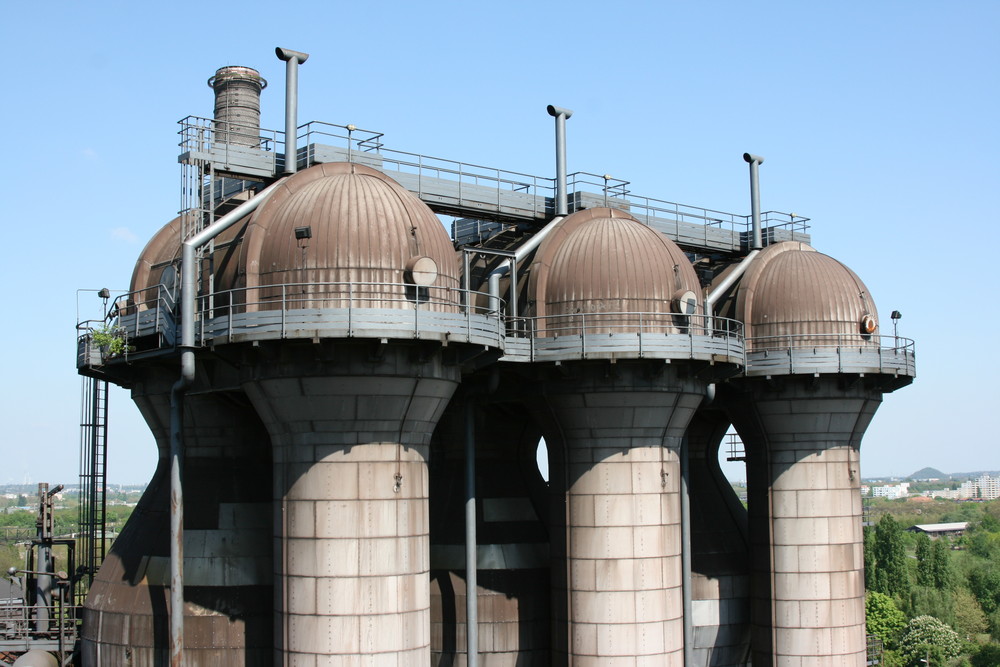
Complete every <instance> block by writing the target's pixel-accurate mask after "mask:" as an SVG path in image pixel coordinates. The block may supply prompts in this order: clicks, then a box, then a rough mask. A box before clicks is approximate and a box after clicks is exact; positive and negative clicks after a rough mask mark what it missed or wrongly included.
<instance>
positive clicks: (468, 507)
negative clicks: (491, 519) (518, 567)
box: [465, 396, 479, 667]
mask: <svg viewBox="0 0 1000 667" xmlns="http://www.w3.org/2000/svg"><path fill="white" fill-rule="evenodd" d="M477 552H478V543H477V541H476V404H475V401H474V400H473V399H472V397H471V396H470V397H468V398H467V399H466V403H465V624H466V625H465V651H466V664H467V665H468V667H478V665H479V596H478V587H479V583H478V581H477V577H476V567H477V560H478V559H477Z"/></svg>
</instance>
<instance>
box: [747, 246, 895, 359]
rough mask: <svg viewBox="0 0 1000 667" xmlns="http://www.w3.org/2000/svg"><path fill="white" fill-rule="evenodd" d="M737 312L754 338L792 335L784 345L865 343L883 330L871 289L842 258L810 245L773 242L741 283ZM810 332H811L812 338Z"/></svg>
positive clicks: (749, 334)
mask: <svg viewBox="0 0 1000 667" xmlns="http://www.w3.org/2000/svg"><path fill="white" fill-rule="evenodd" d="M736 316H737V318H738V319H740V320H742V321H743V322H744V324H745V325H746V328H747V337H748V338H751V337H752V338H761V337H768V336H791V337H792V338H790V339H788V341H787V342H786V343H785V344H783V346H785V347H787V346H789V345H791V346H796V345H799V344H803V343H805V344H809V345H812V344H824V340H821V339H827V338H828V340H825V344H831V345H832V344H839V343H841V342H843V341H842V340H841V341H837V340H835V339H837V337H840V338H841V339H842V338H843V336H849V337H850V339H853V340H854V341H857V342H861V341H866V340H869V339H870V336H871V335H872V334H877V333H878V323H877V310H876V309H875V302H874V301H873V300H872V297H871V295H870V294H869V293H868V288H867V287H866V286H865V284H864V283H863V282H861V279H860V278H858V276H857V275H855V273H854V272H853V271H851V270H850V269H849V268H847V267H846V266H844V265H843V264H841V263H840V262H839V261H837V260H836V259H834V258H833V257H830V256H829V255H824V254H822V253H819V252H816V250H815V249H813V248H812V247H810V246H808V245H806V244H805V243H798V242H793V241H788V242H784V243H777V244H775V245H772V246H768V247H767V248H766V249H764V250H763V251H762V252H761V253H760V254H759V255H758V256H757V257H756V258H755V259H754V260H753V263H752V264H751V265H750V268H749V269H748V270H747V272H746V275H744V276H743V279H742V280H741V281H740V286H739V290H738V292H737V297H736ZM807 334H808V336H807Z"/></svg>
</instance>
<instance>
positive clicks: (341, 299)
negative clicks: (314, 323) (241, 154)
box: [241, 164, 459, 310]
mask: <svg viewBox="0 0 1000 667" xmlns="http://www.w3.org/2000/svg"><path fill="white" fill-rule="evenodd" d="M314 170H315V171H314ZM310 172H312V173H310ZM299 228H308V230H309V234H310V235H311V238H306V239H296V233H295V231H296V229H299ZM245 248H246V250H245V252H244V259H243V261H242V262H241V263H242V264H243V266H245V267H246V277H245V285H246V286H247V287H248V288H254V287H261V288H262V289H260V290H259V291H254V292H253V293H251V294H249V295H248V298H249V302H253V301H254V299H255V298H257V299H259V300H260V302H261V305H262V307H264V308H269V307H276V305H274V302H275V301H278V300H282V299H283V300H285V301H286V302H288V301H291V302H292V304H291V306H290V307H293V308H344V307H347V306H348V305H350V306H352V307H361V308H410V307H412V303H413V301H414V298H415V295H416V293H415V288H413V287H412V286H411V287H407V286H405V285H404V284H403V283H404V282H405V275H404V273H405V269H406V264H407V262H408V261H409V260H410V259H411V258H413V257H419V256H427V257H430V258H431V259H433V260H434V261H435V263H436V264H437V267H438V277H437V280H436V281H435V282H434V283H433V285H431V286H430V287H429V288H428V289H426V290H423V291H424V294H423V295H422V296H421V297H420V299H421V301H422V302H423V303H426V302H427V299H430V301H431V304H432V305H431V306H430V307H431V308H434V309H442V308H444V309H447V310H452V309H455V308H457V304H458V298H457V293H456V292H454V291H448V290H447V289H441V288H452V289H457V288H458V286H459V271H458V263H457V262H456V261H455V251H454V249H453V248H452V245H451V240H450V239H449V238H448V234H447V232H446V231H445V229H444V226H443V225H442V224H441V221H440V220H438V218H437V216H435V215H434V213H433V212H432V211H431V210H430V209H429V208H427V206H426V205H425V204H424V203H423V202H421V201H420V200H419V199H417V198H416V197H415V196H414V195H412V194H411V193H409V192H408V191H406V190H405V189H403V188H402V187H401V186H399V185H398V184H397V183H395V182H394V181H392V180H391V179H389V178H388V177H386V176H384V175H383V174H381V173H379V172H377V171H375V170H373V169H369V168H367V167H364V166H361V165H352V164H329V165H319V166H317V167H313V168H311V169H309V170H306V171H304V172H301V173H300V174H298V175H296V176H294V177H292V178H291V179H289V180H288V181H287V182H286V183H285V184H284V185H283V186H282V188H281V191H279V192H278V193H275V195H274V196H273V197H272V198H271V200H269V201H268V202H267V203H266V204H265V205H264V206H263V207H262V208H261V210H260V211H259V212H258V213H257V215H256V216H255V218H254V220H253V223H252V224H251V226H250V229H249V230H248V234H247V242H246V244H245ZM279 285H280V286H283V287H269V288H268V287H267V286H279ZM286 307H288V306H286ZM422 307H424V308H426V307H428V306H426V305H425V306H422Z"/></svg>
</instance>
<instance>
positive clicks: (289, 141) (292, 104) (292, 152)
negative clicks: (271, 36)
mask: <svg viewBox="0 0 1000 667" xmlns="http://www.w3.org/2000/svg"><path fill="white" fill-rule="evenodd" d="M274 55H276V56H278V60H284V61H285V171H284V173H286V174H294V173H295V172H296V170H297V169H298V162H299V147H298V145H297V144H298V137H297V136H296V134H297V133H298V130H299V123H298V115H299V68H298V66H299V65H301V64H302V63H304V62H305V61H306V60H308V59H309V54H308V53H302V52H301V51H292V50H291V49H283V48H281V47H280V46H278V47H276V48H275V49H274Z"/></svg>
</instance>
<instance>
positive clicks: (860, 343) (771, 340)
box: [747, 323, 914, 354]
mask: <svg viewBox="0 0 1000 667" xmlns="http://www.w3.org/2000/svg"><path fill="white" fill-rule="evenodd" d="M852 324H853V323H852ZM884 341H892V344H891V345H887V344H884ZM874 347H878V348H880V349H883V350H892V351H894V352H905V353H908V354H913V352H914V342H913V340H912V339H910V338H904V337H902V336H883V335H874V334H862V333H843V332H830V333H797V334H777V335H772V336H753V337H751V338H747V350H748V351H749V352H758V351H760V352H765V351H775V350H786V349H796V350H801V349H808V348H815V349H823V348H830V349H835V348H861V349H867V348H874Z"/></svg>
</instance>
